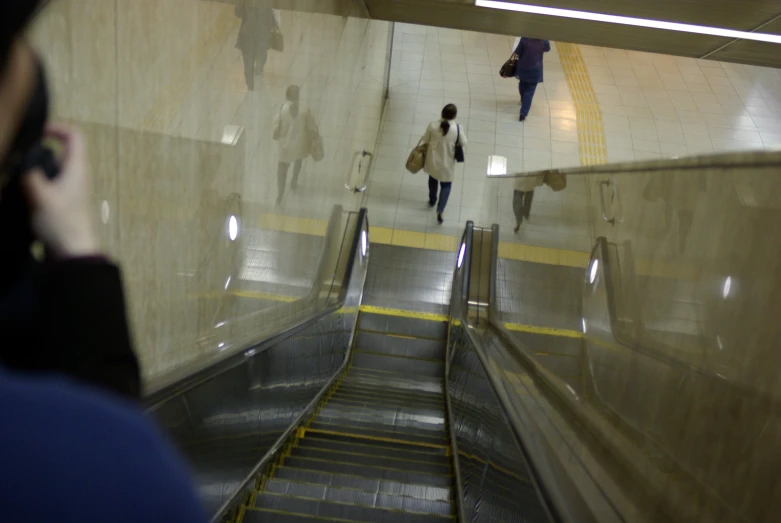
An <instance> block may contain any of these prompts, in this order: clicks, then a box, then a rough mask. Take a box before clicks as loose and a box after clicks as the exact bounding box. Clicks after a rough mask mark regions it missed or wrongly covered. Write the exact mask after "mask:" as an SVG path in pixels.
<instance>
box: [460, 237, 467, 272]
mask: <svg viewBox="0 0 781 523" xmlns="http://www.w3.org/2000/svg"><path fill="white" fill-rule="evenodd" d="M464 254H466V244H465V243H462V244H461V249H460V250H459V251H458V268H459V269H460V268H461V265H462V264H463V263H464Z"/></svg>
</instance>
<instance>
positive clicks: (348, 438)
mask: <svg viewBox="0 0 781 523" xmlns="http://www.w3.org/2000/svg"><path fill="white" fill-rule="evenodd" d="M310 428H311V427H310ZM310 438H317V439H318V440H328V441H338V442H340V443H348V444H350V445H353V444H360V445H370V446H373V445H377V446H380V447H384V448H389V449H401V450H403V451H405V452H409V451H410V449H411V450H412V451H414V452H425V453H427V454H433V455H439V456H446V455H447V452H448V446H447V445H441V446H436V447H428V446H422V445H417V444H415V443H414V442H398V441H382V440H374V439H367V438H365V437H361V436H355V435H350V434H332V433H324V432H311V431H310V432H307V434H306V437H305V438H304V439H302V440H301V441H304V440H308V439H310Z"/></svg>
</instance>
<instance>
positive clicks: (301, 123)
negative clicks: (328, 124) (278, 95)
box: [273, 85, 317, 204]
mask: <svg viewBox="0 0 781 523" xmlns="http://www.w3.org/2000/svg"><path fill="white" fill-rule="evenodd" d="M285 98H286V100H285V103H283V104H282V106H280V108H279V111H277V114H276V116H275V117H274V126H273V127H274V139H275V140H276V141H277V142H278V143H279V163H278V164H277V189H278V192H277V204H280V203H282V196H284V194H285V186H286V185H287V173H288V171H289V170H290V164H291V163H292V164H293V180H292V181H291V182H290V188H291V189H293V190H294V191H295V190H296V189H297V188H298V176H299V175H300V174H301V168H302V166H303V162H304V158H306V157H307V156H309V152H310V151H309V140H310V137H311V136H310V133H311V132H312V130H313V129H315V128H316V127H317V126H316V125H315V123H314V116H312V112H311V111H309V110H308V109H302V108H301V104H300V102H299V99H300V89H299V87H298V86H297V85H291V86H288V88H287V91H286V93H285Z"/></svg>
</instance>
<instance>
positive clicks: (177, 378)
mask: <svg viewBox="0 0 781 523" xmlns="http://www.w3.org/2000/svg"><path fill="white" fill-rule="evenodd" d="M342 214H343V211H342V208H341V206H334V209H333V211H332V215H331V219H330V220H329V222H328V226H327V228H326V236H325V239H324V242H323V245H324V247H323V250H322V252H321V254H320V259H319V261H318V268H317V271H316V276H315V279H314V283H313V285H312V289H311V290H310V291H309V293H308V294H307V296H306V297H305V298H303V299H302V300H296V302H291V303H290V304H285V305H282V306H293V304H296V303H300V302H303V303H307V304H308V305H307V307H306V308H304V309H301V314H299V315H296V316H295V317H294V318H292V319H291V321H290V322H289V323H287V325H285V326H284V327H281V328H279V329H278V330H276V331H275V332H272V333H270V334H268V335H267V336H265V339H263V340H257V341H253V342H251V343H248V344H243V345H240V346H238V347H236V348H233V349H228V350H226V351H224V352H222V353H221V354H219V355H218V356H216V357H214V358H206V359H203V360H198V361H196V362H194V363H193V364H190V365H186V366H185V367H184V368H182V369H178V370H175V371H173V372H170V373H167V374H164V375H163V376H161V377H159V378H155V379H153V380H151V382H149V383H146V384H145V391H144V403H145V405H146V406H147V408H153V407H155V406H157V405H159V404H161V403H163V402H165V401H167V400H169V399H170V398H172V397H175V396H177V395H179V394H181V393H183V392H185V391H187V390H189V389H192V388H193V387H195V386H197V385H198V384H200V383H203V382H204V381H207V380H210V379H212V378H214V377H215V376H217V375H219V374H222V373H223V372H225V371H227V370H229V369H232V368H234V367H236V366H237V365H241V364H242V363H243V362H244V360H245V359H246V358H247V357H249V356H252V355H254V354H256V353H257V352H259V351H262V350H265V349H266V348H268V347H270V346H272V345H274V344H276V343H278V342H279V340H281V339H284V338H287V337H289V336H292V335H295V334H296V333H298V332H300V331H301V330H303V329H305V328H307V327H308V326H310V325H312V324H313V323H315V322H317V321H318V320H319V319H320V318H322V317H324V316H327V315H328V314H331V313H333V312H334V311H336V310H337V309H339V307H341V306H342V304H343V302H344V292H345V289H346V288H347V286H346V285H342V288H341V289H340V292H339V295H338V298H337V300H336V301H335V302H332V303H329V302H328V301H327V300H326V301H325V302H323V301H321V300H319V299H318V294H319V292H320V290H321V287H322V285H323V283H322V282H323V281H324V280H325V278H326V274H327V272H328V267H327V266H328V264H329V259H328V252H329V248H330V246H333V245H335V242H337V241H340V242H341V243H342V244H343V243H344V239H345V237H346V235H347V234H348V233H349V231H347V230H343V229H340V228H337V227H336V223H338V220H337V216H338V217H341V215H342ZM365 219H366V215H365V209H361V210H360V211H359V212H358V219H357V222H356V230H355V231H354V233H353V236H352V238H351V242H350V247H351V252H352V253H354V252H357V251H356V249H357V248H358V245H359V243H360V241H361V238H360V235H361V232H360V231H361V224H362V221H361V220H365ZM349 224H350V221H349V219H348V220H347V225H349ZM337 257H338V256H337ZM351 269H352V265H351V264H348V266H347V267H346V270H345V272H344V274H343V275H342V281H345V282H346V281H347V279H348V276H349V274H350V270H351ZM329 276H330V278H331V282H332V283H331V284H333V280H334V279H335V278H336V276H337V275H336V274H333V275H329ZM225 326H226V325H223V326H222V327H221V328H223V327H225Z"/></svg>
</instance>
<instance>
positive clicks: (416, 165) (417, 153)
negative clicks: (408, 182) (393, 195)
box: [406, 138, 428, 174]
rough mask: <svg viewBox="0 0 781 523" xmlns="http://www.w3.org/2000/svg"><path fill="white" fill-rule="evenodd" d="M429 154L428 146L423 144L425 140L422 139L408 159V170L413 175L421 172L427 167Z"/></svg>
mask: <svg viewBox="0 0 781 523" xmlns="http://www.w3.org/2000/svg"><path fill="white" fill-rule="evenodd" d="M427 154H428V144H427V143H423V138H421V139H420V141H419V142H418V145H416V146H415V148H414V149H412V152H411V153H409V156H408V157H407V166H406V167H407V170H408V171H409V172H411V173H412V174H415V173H418V172H420V170H421V169H423V167H425V165H426V155H427Z"/></svg>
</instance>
